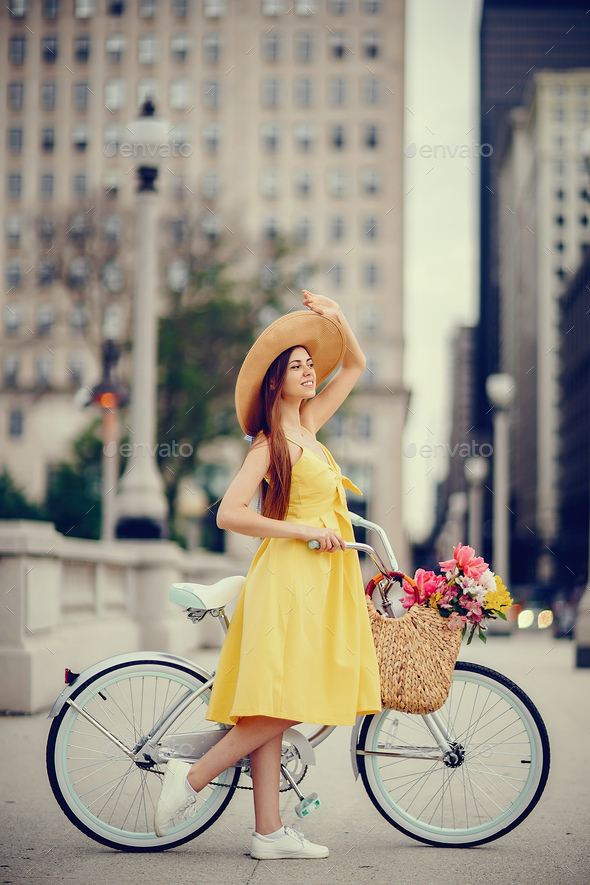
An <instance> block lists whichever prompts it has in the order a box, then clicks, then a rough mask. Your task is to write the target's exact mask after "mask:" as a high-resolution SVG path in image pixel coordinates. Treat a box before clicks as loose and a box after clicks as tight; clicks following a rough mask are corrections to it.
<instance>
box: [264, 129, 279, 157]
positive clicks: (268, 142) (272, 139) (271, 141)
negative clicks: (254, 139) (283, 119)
mask: <svg viewBox="0 0 590 885" xmlns="http://www.w3.org/2000/svg"><path fill="white" fill-rule="evenodd" d="M261 138H262V145H263V147H264V150H266V151H268V152H269V153H270V154H274V153H276V151H278V149H279V146H280V142H281V127H280V125H279V124H278V123H275V122H274V121H270V122H268V123H263V124H262V127H261Z"/></svg>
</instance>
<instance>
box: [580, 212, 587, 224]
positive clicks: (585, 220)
mask: <svg viewBox="0 0 590 885" xmlns="http://www.w3.org/2000/svg"><path fill="white" fill-rule="evenodd" d="M580 224H581V225H582V227H588V216H587V215H586V214H584V215H580Z"/></svg>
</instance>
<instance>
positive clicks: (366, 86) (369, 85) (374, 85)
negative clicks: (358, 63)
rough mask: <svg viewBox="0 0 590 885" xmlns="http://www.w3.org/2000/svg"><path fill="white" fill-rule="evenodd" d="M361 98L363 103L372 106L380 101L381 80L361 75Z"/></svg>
mask: <svg viewBox="0 0 590 885" xmlns="http://www.w3.org/2000/svg"><path fill="white" fill-rule="evenodd" d="M361 92H362V100H363V102H364V104H366V105H369V106H370V107H374V106H375V105H378V104H380V102H381V82H380V81H379V80H378V79H377V77H363V81H362V89H361Z"/></svg>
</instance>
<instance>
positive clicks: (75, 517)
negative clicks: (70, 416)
mask: <svg viewBox="0 0 590 885" xmlns="http://www.w3.org/2000/svg"><path fill="white" fill-rule="evenodd" d="M99 424H100V419H96V420H95V421H93V422H92V424H91V425H90V426H89V427H87V428H86V430H84V431H83V432H82V433H81V434H80V436H79V437H78V438H77V439H76V440H75V441H74V443H73V444H72V450H73V458H72V460H71V461H62V462H61V463H60V464H58V465H57V467H55V468H53V469H52V470H51V471H50V473H49V477H48V484H47V499H46V502H45V512H46V514H47V519H49V520H50V521H51V522H53V523H55V527H56V529H57V531H58V532H62V534H64V535H68V536H69V537H74V538H91V539H94V540H98V538H100V521H101V461H102V440H101V439H100V437H99V436H98V435H97V430H98V426H99Z"/></svg>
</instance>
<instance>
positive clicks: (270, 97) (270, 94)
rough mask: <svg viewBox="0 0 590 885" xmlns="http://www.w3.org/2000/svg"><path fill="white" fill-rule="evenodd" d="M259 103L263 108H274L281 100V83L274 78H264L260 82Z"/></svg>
mask: <svg viewBox="0 0 590 885" xmlns="http://www.w3.org/2000/svg"><path fill="white" fill-rule="evenodd" d="M261 85H262V94H261V101H262V104H263V106H264V107H265V108H276V107H278V106H279V103H280V100H281V94H280V93H281V83H280V80H277V78H276V77H265V78H264V79H263V80H262V84H261Z"/></svg>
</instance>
